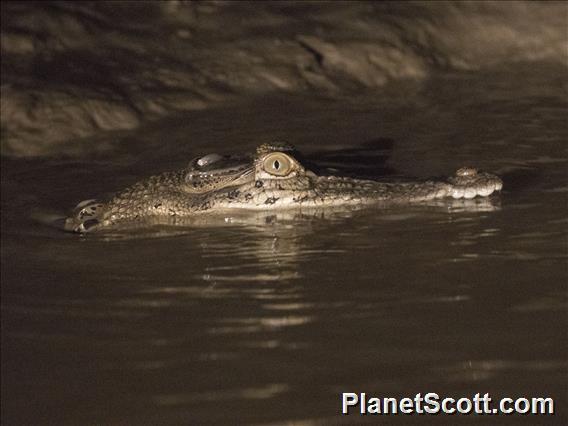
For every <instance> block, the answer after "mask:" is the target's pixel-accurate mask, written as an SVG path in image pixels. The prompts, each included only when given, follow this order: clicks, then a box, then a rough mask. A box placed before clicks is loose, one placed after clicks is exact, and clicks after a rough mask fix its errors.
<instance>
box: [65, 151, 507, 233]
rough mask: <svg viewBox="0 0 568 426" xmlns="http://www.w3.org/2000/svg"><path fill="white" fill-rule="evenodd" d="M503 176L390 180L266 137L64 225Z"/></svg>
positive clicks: (481, 191)
mask: <svg viewBox="0 0 568 426" xmlns="http://www.w3.org/2000/svg"><path fill="white" fill-rule="evenodd" d="M501 187H502V181H501V179H499V178H498V177H497V176H495V175H492V174H489V173H480V172H478V171H477V170H476V169H474V168H472V167H466V168H460V169H459V170H458V171H457V172H456V173H455V175H454V176H453V177H450V178H448V179H444V180H436V181H432V180H430V181H413V182H408V181H405V182H394V183H385V182H378V181H372V180H360V179H353V178H348V177H337V176H319V175H317V174H315V173H314V172H312V171H311V170H308V169H307V168H306V167H305V166H304V164H303V163H302V162H301V161H300V157H299V156H298V153H297V152H296V151H295V150H294V148H293V147H292V146H291V145H288V144H277V143H272V144H263V145H260V146H259V147H258V148H257V149H256V152H255V153H254V154H253V155H252V156H249V157H242V156H221V155H218V154H208V155H206V156H203V157H199V158H196V159H194V160H192V161H191V162H190V164H189V166H188V167H186V168H185V169H183V170H181V171H179V172H172V173H164V174H161V175H158V176H153V177H151V178H149V179H147V180H145V181H142V182H139V183H137V184H135V185H133V186H132V187H130V188H127V189H125V190H124V191H122V192H120V193H118V194H117V195H116V196H115V197H114V198H113V199H111V200H110V201H109V202H107V203H101V202H98V201H96V200H89V201H88V202H82V203H80V204H79V205H78V206H77V208H76V210H75V212H74V214H73V216H72V217H70V218H68V219H67V223H66V226H65V228H66V229H67V230H72V231H75V232H86V231H89V230H91V229H100V228H105V227H108V226H110V225H117V224H120V223H124V222H126V221H135V222H136V221H140V220H142V219H147V218H160V217H164V218H168V217H172V216H175V217H189V216H195V215H202V214H214V213H218V212H219V213H220V212H223V213H225V212H227V211H230V210H232V211H234V210H235V209H240V210H247V209H248V210H275V209H291V208H299V209H302V208H304V209H305V208H313V207H317V208H321V207H332V206H345V205H351V206H360V205H366V204H373V203H375V204H376V203H387V202H388V203H403V202H420V201H426V200H432V199H436V198H445V197H451V198H474V197H476V196H487V195H490V194H491V193H493V192H494V191H498V190H500V189H501Z"/></svg>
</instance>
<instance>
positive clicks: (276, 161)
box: [262, 152, 292, 176]
mask: <svg viewBox="0 0 568 426" xmlns="http://www.w3.org/2000/svg"><path fill="white" fill-rule="evenodd" d="M262 165H263V168H264V170H265V171H266V172H268V173H270V174H271V175H275V176H286V175H288V174H289V173H290V172H291V171H292V161H291V159H290V157H288V156H287V155H286V154H282V153H281V152H273V153H272V154H268V155H267V156H266V157H265V158H264V161H263V163H262Z"/></svg>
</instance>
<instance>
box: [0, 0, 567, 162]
mask: <svg viewBox="0 0 568 426" xmlns="http://www.w3.org/2000/svg"><path fill="white" fill-rule="evenodd" d="M567 8H568V5H567V4H566V3H560V2H558V3H556V2H547V3H538V4H537V3H524V2H520V3H509V2H503V3H501V2H495V3H491V2H467V3H465V2H459V3H458V2H456V3H442V2H393V3H389V2H385V3H370V2H369V3H367V2H362V3H356V2H344V3H339V2H334V3H324V2H258V3H243V2H222V1H220V2H191V3H188V2H181V1H169V2H145V3H135V2H4V3H3V4H2V28H1V29H2V35H1V40H2V93H1V94H2V105H1V107H2V116H1V117H2V120H1V126H2V154H3V155H10V156H45V155H59V154H66V153H68V152H67V148H66V141H69V140H77V139H84V140H85V143H96V137H97V135H100V134H101V133H102V132H108V131H125V130H126V131H128V130H130V129H134V128H137V127H138V126H140V125H141V124H142V123H144V122H147V121H149V120H155V119H158V118H161V117H165V116H168V115H171V114H174V113H176V112H179V111H184V110H190V109H206V108H210V107H214V106H218V105H219V104H220V103H226V102H234V101H237V100H238V99H239V97H240V96H245V95H246V96H250V95H263V94H267V93H274V92H277V91H283V92H294V93H305V94H306V96H313V95H325V96H333V97H340V96H355V95H356V94H357V93H359V92H360V91H363V90H368V89H373V88H377V87H382V86H384V85H386V84H388V83H389V82H392V81H394V80H398V79H415V80H422V79H424V78H426V77H428V76H431V75H434V74H437V73H440V72H444V71H453V70H464V71H466V70H478V69H487V68H491V67H494V66H498V65H500V64H503V63H505V62H513V61H524V62H526V61H542V60H546V61H557V62H560V63H563V64H564V65H566V64H568V58H567V57H566V48H567V45H568V43H567V35H566V30H565V29H566V24H567Z"/></svg>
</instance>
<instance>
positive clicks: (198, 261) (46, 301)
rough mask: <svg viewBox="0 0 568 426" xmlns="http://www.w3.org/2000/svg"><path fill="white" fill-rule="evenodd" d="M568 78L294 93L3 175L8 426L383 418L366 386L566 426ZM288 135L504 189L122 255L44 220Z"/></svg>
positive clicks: (173, 236) (373, 172)
mask: <svg viewBox="0 0 568 426" xmlns="http://www.w3.org/2000/svg"><path fill="white" fill-rule="evenodd" d="M564 75H565V70H564V69H558V68H557V67H555V66H552V65H546V64H543V65H541V66H538V67H535V66H534V65H532V66H522V65H519V66H515V67H512V68H508V69H503V70H497V71H494V72H491V73H481V72H480V73H470V74H466V73H464V74H455V75H447V76H440V77H439V78H435V79H432V80H430V81H428V82H426V83H424V84H421V85H417V84H400V85H397V86H396V87H395V86H392V87H390V88H389V89H385V90H384V91H380V92H376V93H366V94H363V93H362V94H361V95H360V96H354V97H351V98H349V99H331V98H327V99H326V98H310V99H307V98H305V97H292V96H285V95H281V96H279V95H274V96H271V97H269V98H254V99H249V100H245V101H242V102H239V103H235V104H230V105H226V106H225V107H223V108H219V109H216V110H209V111H201V112H191V113H184V114H181V115H180V116H178V117H175V118H173V119H168V120H165V121H159V122H156V123H153V124H152V125H149V126H147V127H146V128H144V129H142V130H139V131H136V132H130V133H122V134H117V135H114V136H113V137H112V138H111V137H109V138H108V139H105V140H93V141H92V142H93V143H92V144H91V145H89V146H88V147H85V146H84V145H82V144H81V143H80V142H77V143H76V144H70V146H69V153H70V156H69V157H65V158H62V157H58V158H50V159H37V160H16V159H8V158H3V160H2V162H3V164H2V394H3V405H2V419H3V421H2V423H3V424H7V425H8V424H38V425H39V424H59V425H77V424H83V425H89V424H93V425H94V424H110V425H140V424H171V425H177V424H234V423H255V424H257V423H258V424H265V423H271V424H272V423H281V422H287V421H303V423H302V424H329V423H336V422H340V421H345V422H348V423H349V422H357V421H360V419H359V418H358V417H350V418H348V419H340V418H339V417H337V413H338V412H339V411H340V408H341V407H340V399H339V395H340V393H341V392H344V391H352V392H368V393H370V394H375V395H378V396H397V395H404V396H413V395H414V394H415V393H416V392H423V393H424V392H429V391H433V392H438V393H439V394H441V395H444V396H453V397H460V396H471V395H473V394H474V393H476V392H480V393H486V392H489V393H491V395H492V396H493V397H494V398H497V397H499V396H512V397H515V396H526V397H532V396H552V397H554V398H555V399H556V403H557V405H556V407H557V409H558V411H559V413H558V415H557V416H555V417H554V418H553V419H550V418H548V419H547V418H544V417H542V418H538V417H537V418H534V417H533V418H531V417H524V416H516V417H509V418H506V419H500V420H508V421H510V422H512V423H513V422H514V423H518V422H519V421H526V422H527V423H528V424H537V423H539V422H541V423H546V422H548V423H547V424H550V422H551V421H552V422H558V423H560V422H561V421H562V410H565V409H566V398H567V389H566V373H567V369H566V367H567V362H566V336H567V333H566V331H567V316H566V312H567V311H566V306H567V305H566V294H567V293H566V283H567V273H568V272H567V262H566V258H567V238H566V227H567V223H568V220H567V219H566V217H567V216H566V206H567V195H568V180H567V179H566V177H567V176H566V170H567V162H568V152H567V147H568V145H567V143H566V142H567V141H568V129H567V125H566V121H565V118H566V113H567V112H568V106H567V102H566V95H567V93H566V87H567V85H566V82H565V78H564V77H563V76H564ZM271 140H287V141H289V142H292V143H294V144H296V145H297V147H298V148H299V149H300V150H302V151H303V152H305V153H306V156H307V158H308V160H310V161H312V162H314V163H315V164H316V165H318V166H319V167H322V168H331V169H334V170H335V171H336V172H337V173H346V174H356V175H359V176H365V177H374V178H388V179H394V178H397V177H399V176H418V177H428V176H439V175H447V174H450V173H452V172H453V171H454V170H455V169H457V168H459V167H461V166H463V165H474V166H476V167H478V168H480V169H485V170H488V171H493V172H495V173H498V174H500V175H501V176H503V179H504V181H505V186H504V191H503V193H502V194H501V195H497V196H494V197H491V198H490V199H488V200H482V201H478V202H470V203H465V202H463V201H450V202H442V203H437V204H431V205H415V206H397V207H392V208H388V207H384V208H380V209H367V210H362V211H357V212H340V213H337V214H324V215H313V216H309V215H308V216H305V217H301V218H298V217H289V216H287V215H273V214H266V215H262V214H256V215H251V217H250V218H249V219H248V220H247V219H246V218H245V219H242V220H234V221H232V222H231V221H228V222H227V223H223V224H222V225H220V224H208V223H204V224H200V225H199V226H194V227H183V228H172V227H160V228H153V229H151V230H148V231H138V232H133V233H129V234H123V235H120V234H118V235H111V236H107V237H106V238H103V237H96V236H87V237H81V236H77V235H71V234H65V233H61V232H59V231H57V230H56V229H52V228H49V227H46V226H44V225H42V224H41V223H38V222H35V221H34V220H33V219H32V217H31V216H33V214H36V213H54V214H61V213H63V212H66V211H68V210H69V209H70V208H72V207H73V206H74V205H75V204H76V203H77V202H78V201H80V200H82V199H85V198H91V197H103V196H104V195H105V194H108V193H112V191H115V190H118V189H120V188H122V187H124V186H125V185H128V184H131V183H133V182H135V181H136V180H138V179H140V178H143V177H145V176H148V175H150V174H152V173H157V172H161V171H164V170H173V169H176V168H180V167H183V166H184V165H185V164H186V163H187V161H189V159H190V158H192V157H193V156H196V155H200V154H204V153H208V152H222V153H228V152H239V151H244V150H250V149H253V148H254V146H255V145H257V144H258V143H262V142H266V141H271ZM32 213H33V214H32ZM564 415H565V412H564ZM367 420H370V421H373V420H374V419H367ZM379 420H383V421H386V420H389V421H393V420H394V419H379ZM409 420H422V421H426V422H429V421H437V422H438V423H439V422H443V423H444V422H446V423H452V422H454V421H456V418H455V417H449V418H440V416H438V417H436V418H433V417H432V418H424V419H417V418H416V417H413V418H410V419H409V418H406V419H403V418H401V419H399V421H400V422H401V423H405V422H408V421H409ZM463 420H465V421H466V422H471V423H487V422H490V421H491V419H489V420H488V418H475V417H471V416H469V417H466V418H464V419H463Z"/></svg>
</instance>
